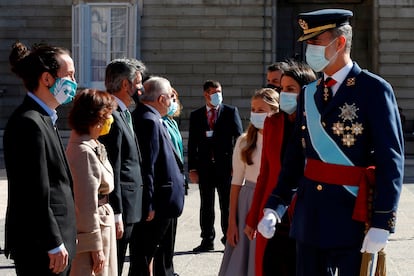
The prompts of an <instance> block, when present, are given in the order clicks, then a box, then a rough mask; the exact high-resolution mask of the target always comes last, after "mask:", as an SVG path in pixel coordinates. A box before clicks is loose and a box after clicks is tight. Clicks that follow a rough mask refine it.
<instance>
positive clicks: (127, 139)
mask: <svg viewBox="0 0 414 276" xmlns="http://www.w3.org/2000/svg"><path fill="white" fill-rule="evenodd" d="M112 116H113V117H114V122H113V123H112V126H111V130H110V131H109V133H108V134H107V135H105V136H101V137H100V138H99V140H100V141H101V142H102V143H103V144H104V145H105V147H106V150H107V152H108V156H109V161H110V162H111V165H112V167H113V170H114V178H115V182H114V190H113V192H112V193H111V194H110V195H109V202H110V204H111V206H112V208H113V209H114V213H115V214H120V213H122V216H123V218H122V220H123V222H124V223H136V222H139V221H140V220H141V216H142V190H143V184H142V175H141V153H140V149H139V146H138V141H137V139H136V137H135V135H134V134H133V133H132V131H131V130H130V128H129V126H128V123H127V121H126V118H125V115H124V113H123V112H122V111H121V109H120V108H118V110H116V111H114V112H113V113H112Z"/></svg>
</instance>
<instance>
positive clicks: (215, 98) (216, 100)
mask: <svg viewBox="0 0 414 276" xmlns="http://www.w3.org/2000/svg"><path fill="white" fill-rule="evenodd" d="M222 101H223V94H222V93H221V92H217V93H214V94H212V95H210V102H211V104H212V105H214V106H218V105H220V104H221V102H222Z"/></svg>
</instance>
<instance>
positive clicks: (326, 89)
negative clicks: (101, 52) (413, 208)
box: [4, 9, 404, 276]
mask: <svg viewBox="0 0 414 276" xmlns="http://www.w3.org/2000/svg"><path fill="white" fill-rule="evenodd" d="M352 15H353V14H352V12H351V11H348V10H339V9H329V10H318V11H314V12H309V13H301V14H300V15H299V16H298V19H299V25H300V27H301V28H302V31H303V35H302V36H301V37H300V38H299V41H304V42H305V43H306V44H307V48H306V61H307V63H305V62H300V61H294V60H286V61H283V62H278V63H274V64H272V65H270V66H269V67H268V72H267V80H268V83H267V85H266V86H265V87H263V88H258V89H257V90H256V91H254V92H253V93H252V98H251V105H250V106H251V113H250V123H249V125H248V127H247V129H246V131H245V132H243V125H242V121H241V118H240V115H239V111H238V108H237V107H235V106H232V105H229V104H225V103H223V86H222V84H221V83H220V82H219V81H217V80H206V81H205V82H204V84H203V87H202V89H203V90H202V92H203V97H204V100H205V104H204V105H203V106H201V107H200V108H197V109H196V110H194V111H192V112H191V114H190V120H189V121H190V124H189V140H188V164H187V167H188V171H185V167H186V166H185V164H184V160H185V158H184V147H185V145H184V144H183V139H182V137H181V132H180V129H179V126H178V124H177V121H176V120H175V119H174V118H176V117H177V116H179V114H180V111H181V108H182V106H181V104H180V102H179V99H178V97H179V94H178V92H177V91H176V90H175V89H174V88H173V87H172V85H171V83H170V81H169V80H168V79H166V78H164V77H160V76H152V75H149V76H146V72H147V68H146V66H145V65H144V63H143V62H141V61H139V60H136V59H134V58H120V59H115V60H113V61H111V62H110V63H109V64H108V65H107V67H106V72H105V87H106V91H101V90H97V89H92V88H91V89H90V88H86V89H81V90H80V91H79V92H77V84H76V80H75V69H74V64H73V60H72V59H71V57H70V54H69V51H68V50H66V49H63V48H59V47H54V46H49V45H36V46H33V47H32V48H31V49H30V48H29V47H26V46H25V45H24V44H22V43H20V42H17V43H15V44H14V45H13V47H12V51H11V54H10V57H9V60H10V64H11V68H12V71H13V72H14V73H15V74H16V75H17V76H18V77H20V78H21V79H22V80H23V84H24V86H25V88H26V89H27V91H28V92H27V95H26V97H25V98H24V101H23V103H22V104H21V105H20V106H19V107H18V108H17V109H16V111H15V112H14V113H13V114H12V115H11V117H10V119H9V122H8V124H7V126H6V129H5V133H4V154H5V164H6V171H7V178H8V182H9V184H8V185H9V186H8V193H9V201H8V207H7V215H6V246H5V252H6V254H7V256H10V257H11V258H12V259H14V261H15V265H16V272H17V274H18V275H73V276H76V275H102V276H116V275H122V271H123V264H124V262H125V255H126V250H127V248H128V247H129V253H130V256H129V258H130V268H129V273H128V275H130V276H134V275H140V276H175V275H178V273H177V272H176V271H175V269H174V263H173V258H174V247H175V239H176V231H177V223H178V217H179V216H180V215H181V214H182V212H183V208H184V200H185V195H186V193H187V189H188V183H187V176H186V175H187V173H188V180H189V181H190V182H192V183H197V184H198V185H199V192H200V221H199V223H200V229H201V234H200V237H201V243H200V245H199V246H197V247H195V248H194V249H193V252H194V253H202V252H208V251H212V250H214V240H215V237H216V231H215V229H214V221H215V213H214V204H215V193H216V191H217V194H218V201H219V206H220V213H221V214H220V218H221V221H220V225H221V232H222V236H221V238H220V241H221V242H222V243H223V245H224V246H225V249H224V253H223V259H222V263H221V266H220V271H219V275H240V276H244V275H246V276H254V275H256V276H262V275H283V276H290V275H332V276H333V275H335V274H336V273H338V274H339V275H350V276H351V275H358V274H359V271H360V269H361V264H363V257H362V255H361V252H362V253H364V254H378V253H381V252H382V250H383V249H384V248H385V245H386V243H387V240H388V237H389V235H390V234H391V233H393V231H394V227H395V220H396V210H397V206H398V199H399V194H400V191H401V185H402V174H403V165H404V161H403V160H404V147H403V139H402V127H401V121H400V116H399V112H398V108H397V104H396V100H395V96H394V94H393V91H392V88H391V86H390V85H389V84H388V83H387V82H386V81H385V80H383V79H382V78H380V77H379V76H376V75H374V74H371V73H369V72H367V71H363V70H361V69H360V68H359V66H358V64H357V63H355V62H353V61H352V60H351V57H350V50H351V45H352V27H351V25H350V18H351V17H352ZM316 73H320V75H319V76H320V77H319V78H318V77H317V74H316ZM71 101H73V105H72V108H71V110H70V113H69V126H70V128H71V135H70V138H69V142H68V145H67V147H66V149H65V148H64V146H63V144H62V141H61V138H60V135H59V131H58V128H57V124H56V120H57V119H58V116H57V112H56V108H57V107H58V106H59V105H63V104H68V103H70V102H71ZM132 106H135V107H134V109H133V110H132V109H131V107H132ZM22 156H24V158H21V157H22ZM21 168H25V173H22V172H21V170H20V169H21ZM361 179H362V180H361ZM21 191H24V192H21ZM372 191H374V192H372ZM370 193H371V194H374V195H373V196H371V197H369V195H370ZM367 201H370V202H367ZM27 205H29V206H31V208H32V212H33V213H34V214H36V215H35V216H30V217H28V216H25V217H26V218H27V219H26V220H25V221H24V222H22V220H21V219H19V218H20V217H22V216H24V215H25V212H26V211H27V210H26V209H25V208H24V206H27ZM367 206H370V207H369V208H370V209H368V207H367ZM23 223H24V224H23ZM328 223H329V225H328ZM28 224H29V225H37V227H34V228H33V231H31V233H30V234H28V233H25V232H24V229H25V225H28ZM29 244H30V245H32V244H33V245H34V246H33V247H31V248H30V250H27V249H28V248H27V246H28V245H29ZM378 263H379V264H380V261H379V262H378Z"/></svg>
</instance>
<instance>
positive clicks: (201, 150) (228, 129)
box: [188, 104, 243, 175]
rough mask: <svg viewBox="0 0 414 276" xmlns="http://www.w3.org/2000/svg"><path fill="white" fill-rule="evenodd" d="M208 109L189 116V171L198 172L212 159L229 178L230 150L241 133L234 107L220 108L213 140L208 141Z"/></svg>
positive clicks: (199, 110) (237, 113)
mask: <svg viewBox="0 0 414 276" xmlns="http://www.w3.org/2000/svg"><path fill="white" fill-rule="evenodd" d="M208 130H209V126H208V123H207V107H206V106H203V107H201V108H199V109H197V110H194V111H193V112H191V114H190V129H189V137H188V169H189V170H192V169H195V170H197V171H199V172H200V171H201V170H203V169H205V168H207V167H208V166H207V164H208V163H209V162H210V160H211V158H212V156H214V160H215V162H216V164H217V167H218V168H220V171H222V172H223V174H225V175H230V174H231V167H232V156H233V148H234V145H235V143H236V140H237V137H239V136H240V134H241V133H242V132H243V126H242V123H241V119H240V115H239V112H238V110H237V107H234V106H230V105H226V104H221V105H220V107H219V110H218V114H217V120H216V123H215V125H214V134H213V137H210V138H209V137H207V136H206V131H208Z"/></svg>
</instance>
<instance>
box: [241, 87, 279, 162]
mask: <svg viewBox="0 0 414 276" xmlns="http://www.w3.org/2000/svg"><path fill="white" fill-rule="evenodd" d="M254 99H262V100H263V101H264V102H265V103H267V104H268V105H269V106H270V109H271V110H272V112H273V113H277V112H279V93H277V92H276V90H274V89H272V88H261V89H258V90H256V91H255V92H254V94H253V97H252V100H254ZM258 131H259V129H258V128H256V127H255V126H253V125H252V124H249V127H248V128H247V131H246V133H245V135H244V136H243V138H242V139H244V140H245V141H246V144H245V146H244V147H243V149H242V150H241V159H242V161H243V162H245V163H246V164H247V165H252V164H253V160H252V155H253V152H254V150H255V149H256V142H257V132H258Z"/></svg>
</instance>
